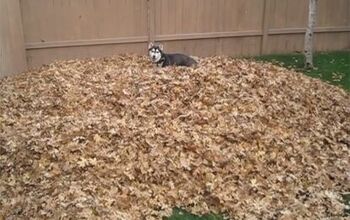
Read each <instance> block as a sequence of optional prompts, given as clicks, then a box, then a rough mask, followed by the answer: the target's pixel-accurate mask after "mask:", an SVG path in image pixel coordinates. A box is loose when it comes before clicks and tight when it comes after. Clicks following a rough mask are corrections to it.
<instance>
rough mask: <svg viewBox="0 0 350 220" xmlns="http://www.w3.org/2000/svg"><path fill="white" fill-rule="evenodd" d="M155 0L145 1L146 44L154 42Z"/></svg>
mask: <svg viewBox="0 0 350 220" xmlns="http://www.w3.org/2000/svg"><path fill="white" fill-rule="evenodd" d="M154 1H155V0H147V35H148V43H150V42H154V40H155V2H154Z"/></svg>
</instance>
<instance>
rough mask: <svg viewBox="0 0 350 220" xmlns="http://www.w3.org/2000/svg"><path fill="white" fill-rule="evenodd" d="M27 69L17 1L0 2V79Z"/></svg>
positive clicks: (6, 0)
mask: <svg viewBox="0 0 350 220" xmlns="http://www.w3.org/2000/svg"><path fill="white" fill-rule="evenodd" d="M26 68H27V62H26V52H25V47H24V37H23V26H22V18H21V9H20V2H19V0H0V78H2V77H4V76H6V75H11V74H15V73H19V72H21V71H24V70H25V69H26Z"/></svg>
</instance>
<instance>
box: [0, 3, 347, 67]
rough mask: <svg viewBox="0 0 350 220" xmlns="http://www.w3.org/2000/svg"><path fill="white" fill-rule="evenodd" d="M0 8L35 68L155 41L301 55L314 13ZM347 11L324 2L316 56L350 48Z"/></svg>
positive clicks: (216, 7)
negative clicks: (8, 13)
mask: <svg viewBox="0 0 350 220" xmlns="http://www.w3.org/2000/svg"><path fill="white" fill-rule="evenodd" d="M0 1H2V2H5V1H6V2H7V3H8V2H17V3H16V4H17V7H19V8H18V11H19V14H18V17H19V18H20V19H19V21H22V22H21V23H20V25H17V26H16V27H17V28H18V27H21V28H22V31H21V32H22V34H23V37H22V38H21V39H22V43H21V44H22V47H23V48H24V49H23V56H24V57H26V61H27V62H26V63H27V64H28V66H29V67H35V66H40V65H42V64H45V63H50V62H52V61H54V60H57V59H71V58H83V57H101V56H110V55H114V54H118V53H138V54H145V53H146V52H147V43H148V42H149V41H159V42H162V43H164V46H165V49H166V51H169V52H183V53H188V54H191V55H196V56H211V55H217V54H220V55H231V56H246V55H259V54H270V53H288V52H294V51H302V50H303V44H304V37H303V35H304V34H305V30H306V24H307V13H308V11H307V10H308V1H307V0H128V1H125V0H113V1H110V0H74V1H67V0H13V1H10V0H0ZM12 4H13V3H12ZM349 11H350V1H349V0H319V4H318V14H317V27H316V29H315V33H316V34H315V38H316V39H315V49H316V50H342V49H350V13H349ZM3 20H4V19H3ZM17 20H18V19H17ZM1 22H2V23H4V21H0V23H1ZM10 30H12V29H11V28H10ZM3 39H5V38H3ZM6 39H11V37H10V36H7V38H6ZM19 40H20V39H19ZM4 44H5V43H4ZM21 44H20V43H18V44H16V45H21ZM0 49H1V48H0ZM16 56H17V55H16ZM21 63H22V64H21V65H23V63H24V62H23V61H21ZM8 65H12V66H14V65H16V63H11V64H8ZM18 66H20V65H18Z"/></svg>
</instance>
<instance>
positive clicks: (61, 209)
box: [0, 55, 350, 219]
mask: <svg viewBox="0 0 350 220" xmlns="http://www.w3.org/2000/svg"><path fill="white" fill-rule="evenodd" d="M349 152H350V95H349V94H348V93H346V92H345V91H343V90H341V89H340V88H337V87H334V86H331V85H328V84H326V83H323V82H321V81H319V80H316V79H311V78H308V77H306V76H303V75H302V74H300V73H297V72H294V71H290V70H287V69H285V68H282V67H278V66H274V65H272V64H268V63H258V62H254V61H248V60H240V59H232V58H228V57H210V58H203V59H201V60H200V62H199V66H198V67H197V68H185V67H166V68H155V67H153V66H152V64H151V63H150V62H149V60H148V59H147V58H146V57H142V56H136V55H120V56H115V57H111V58H101V59H86V60H70V61H63V62H55V63H52V64H50V65H47V66H44V67H42V68H40V69H36V70H32V71H30V72H27V73H23V74H20V75H18V76H16V77H11V78H5V79H2V80H1V81H0V170H1V172H0V219H2V218H6V219H18V218H23V219H25V218H38V219H49V218H55V219H58V218H63V219H68V218H71V219H80V218H87V219H95V218H99V217H101V218H102V219H160V218H161V217H162V216H169V215H170V214H171V210H172V208H173V207H181V208H184V209H186V210H187V211H190V212H192V213H196V214H201V213H208V212H210V211H212V212H216V213H223V214H224V215H226V216H228V217H229V218H230V219H254V218H259V219H261V218H263V219H308V218H313V219H318V218H323V217H335V216H338V217H339V216H341V215H343V213H344V212H343V210H344V208H345V207H344V205H343V203H342V201H341V195H342V194H343V193H346V192H349V191H350V185H349V182H350V179H349V178H350V177H349V176H350V173H349V170H350V161H349V156H350V154H349Z"/></svg>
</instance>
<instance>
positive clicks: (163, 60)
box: [148, 43, 197, 67]
mask: <svg viewBox="0 0 350 220" xmlns="http://www.w3.org/2000/svg"><path fill="white" fill-rule="evenodd" d="M148 55H149V57H150V58H151V60H152V62H153V63H155V64H157V66H159V67H166V66H187V67H193V66H197V62H196V61H195V60H194V59H193V58H191V57H189V56H187V55H185V54H180V53H176V54H166V53H164V52H163V45H161V44H160V45H155V44H153V43H150V44H149V45H148Z"/></svg>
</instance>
